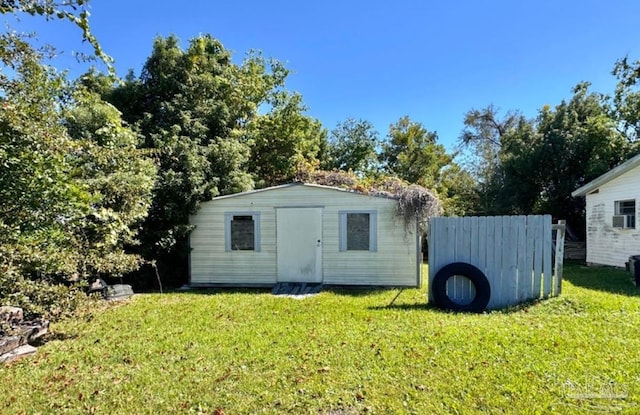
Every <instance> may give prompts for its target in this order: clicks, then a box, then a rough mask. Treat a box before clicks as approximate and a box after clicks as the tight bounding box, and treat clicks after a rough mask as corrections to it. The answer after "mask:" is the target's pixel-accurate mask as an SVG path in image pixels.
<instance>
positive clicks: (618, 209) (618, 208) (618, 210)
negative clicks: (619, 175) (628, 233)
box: [614, 199, 638, 229]
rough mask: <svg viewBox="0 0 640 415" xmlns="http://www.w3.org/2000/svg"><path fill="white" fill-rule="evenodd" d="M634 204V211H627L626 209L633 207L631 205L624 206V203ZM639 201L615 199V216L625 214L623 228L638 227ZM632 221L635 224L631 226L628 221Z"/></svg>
mask: <svg viewBox="0 0 640 415" xmlns="http://www.w3.org/2000/svg"><path fill="white" fill-rule="evenodd" d="M625 203H627V204H632V205H633V206H632V207H633V213H628V212H625V211H624V210H625V209H629V208H631V206H623V204H625ZM637 208H638V206H637V203H636V199H623V200H616V201H614V215H615V216H625V217H626V218H625V226H624V227H623V228H622V229H635V228H636V217H637ZM629 220H630V221H631V222H632V225H633V226H629V224H628V221H629Z"/></svg>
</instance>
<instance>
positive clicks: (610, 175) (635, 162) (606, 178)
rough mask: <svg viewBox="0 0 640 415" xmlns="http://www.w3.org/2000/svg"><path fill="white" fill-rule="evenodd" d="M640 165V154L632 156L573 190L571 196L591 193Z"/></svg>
mask: <svg viewBox="0 0 640 415" xmlns="http://www.w3.org/2000/svg"><path fill="white" fill-rule="evenodd" d="M638 166H640V154H638V155H636V156H635V157H632V158H630V159H629V160H627V161H625V162H624V163H622V164H621V165H619V166H617V167H614V168H613V169H611V170H609V171H608V172H606V173H605V174H603V175H602V176H600V177H598V178H596V179H594V180H592V181H590V182H589V183H587V184H585V185H584V186H582V187H580V188H578V189H576V190H574V191H573V192H571V196H573V197H576V196H585V195H587V194H588V193H591V192H592V191H594V190H596V189H598V188H599V187H600V186H602V185H604V184H607V183H609V182H610V181H611V180H613V179H615V178H617V177H620V176H622V175H623V174H625V173H626V172H628V171H630V170H632V169H634V168H635V167H638Z"/></svg>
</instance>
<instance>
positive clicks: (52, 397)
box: [0, 264, 640, 415]
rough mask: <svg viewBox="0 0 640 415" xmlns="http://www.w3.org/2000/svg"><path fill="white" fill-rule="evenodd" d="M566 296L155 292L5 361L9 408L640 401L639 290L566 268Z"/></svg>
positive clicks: (598, 407)
mask: <svg viewBox="0 0 640 415" xmlns="http://www.w3.org/2000/svg"><path fill="white" fill-rule="evenodd" d="M565 278H566V280H565V284H564V287H563V288H564V291H563V294H562V296H560V297H559V298H554V299H550V300H547V301H543V302H541V303H539V304H535V305H530V306H528V307H522V308H519V309H517V310H509V311H501V312H492V313H487V314H471V315H462V314H453V313H446V312H442V311H438V310H436V309H432V308H430V307H429V306H427V305H426V292H425V290H417V289H416V290H405V291H404V292H403V293H402V294H401V295H400V297H399V298H398V299H397V300H396V302H395V304H394V305H393V306H391V307H387V306H388V304H389V302H390V301H391V300H392V299H393V297H394V296H395V295H396V294H397V292H398V290H369V291H325V292H323V293H321V294H319V295H317V296H314V297H310V298H305V299H302V300H300V299H291V298H279V297H274V296H272V295H270V294H269V293H268V292H266V291H260V290H236V291H229V290H221V291H211V292H205V291H202V292H190V293H174V294H165V295H160V294H145V295H139V296H137V297H135V298H134V299H133V300H131V301H129V302H127V303H123V304H120V305H116V306H113V307H110V308H103V309H102V310H94V311H93V312H91V313H90V314H87V315H85V316H83V317H82V318H81V319H77V320H76V321H71V320H68V321H63V322H60V323H57V324H55V325H53V326H52V328H51V333H50V335H49V336H48V338H47V340H46V341H45V342H44V344H42V346H41V347H40V348H39V350H38V353H37V355H36V356H34V357H31V358H27V359H23V360H21V361H18V362H16V363H13V364H11V365H8V366H0V413H2V414H13V413H27V414H33V413H43V414H49V413H55V414H58V413H98V414H103V413H116V414H144V413H148V414H158V413H193V414H196V413H205V414H222V413H224V414H227V415H228V414H253V413H294V414H298V413H309V414H327V415H328V414H336V415H338V414H360V413H374V414H395V413H415V414H431V413H436V414H437V413H441V414H456V413H460V414H474V413H481V414H502V413H506V414H535V413H540V414H547V413H558V414H565V413H585V412H587V411H599V412H605V413H610V412H614V411H620V412H621V413H640V296H639V293H640V291H636V289H635V288H634V287H633V286H632V285H631V284H630V282H629V277H628V274H626V273H624V272H622V271H617V270H611V269H608V268H586V267H582V266H579V265H576V264H572V265H568V266H567V267H566V268H565Z"/></svg>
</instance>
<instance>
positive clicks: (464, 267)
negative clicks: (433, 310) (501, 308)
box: [431, 262, 491, 313]
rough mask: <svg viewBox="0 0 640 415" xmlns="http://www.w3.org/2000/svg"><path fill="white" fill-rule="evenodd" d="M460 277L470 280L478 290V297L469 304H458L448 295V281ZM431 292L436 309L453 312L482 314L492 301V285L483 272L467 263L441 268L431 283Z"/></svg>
mask: <svg viewBox="0 0 640 415" xmlns="http://www.w3.org/2000/svg"><path fill="white" fill-rule="evenodd" d="M455 275H460V276H464V277H466V278H468V279H469V280H470V281H471V283H473V285H474V287H475V289H476V296H475V297H474V298H473V301H471V302H470V303H469V304H458V303H456V302H455V301H453V300H451V298H449V296H448V295H447V281H449V278H451V277H453V276H455ZM431 292H432V294H433V301H434V303H435V305H436V307H439V308H443V309H445V310H452V311H466V312H472V313H480V312H482V311H484V310H485V309H486V308H487V304H489V300H490V299H491V285H490V284H489V280H488V279H487V277H486V276H485V275H484V273H483V272H482V271H480V270H479V269H478V268H476V267H474V266H473V265H471V264H467V263H466V262H454V263H451V264H449V265H445V266H444V267H442V268H440V270H439V271H438V272H437V273H436V275H435V277H434V278H433V281H432V282H431Z"/></svg>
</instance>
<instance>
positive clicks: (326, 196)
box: [190, 184, 418, 286]
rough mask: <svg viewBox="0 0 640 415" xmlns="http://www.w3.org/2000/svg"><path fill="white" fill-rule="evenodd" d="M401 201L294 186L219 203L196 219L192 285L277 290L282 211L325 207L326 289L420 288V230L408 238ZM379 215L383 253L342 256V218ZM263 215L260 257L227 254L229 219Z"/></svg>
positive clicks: (248, 253)
mask: <svg viewBox="0 0 640 415" xmlns="http://www.w3.org/2000/svg"><path fill="white" fill-rule="evenodd" d="M396 203H397V202H396V201H395V200H393V199H388V198H384V197H374V196H367V195H362V194H358V193H353V192H346V191H341V190H336V189H332V188H325V187H319V186H312V185H301V184H298V185H289V186H282V187H276V188H272V189H267V190H264V191H256V192H249V193H246V194H239V195H236V196H231V197H223V198H217V199H214V200H212V201H209V202H205V203H203V204H202V205H201V208H200V211H199V212H198V214H197V215H195V216H193V217H192V218H191V224H193V225H195V226H196V228H195V230H194V231H193V233H192V234H191V249H192V251H191V258H190V266H191V284H192V285H194V286H206V285H215V284H230V285H233V284H239V285H240V284H264V285H270V284H275V283H276V281H277V265H276V260H277V255H276V253H277V251H276V249H277V247H276V208H279V207H280V208H284V207H322V226H323V229H322V232H323V236H322V252H323V259H322V269H323V283H324V284H340V285H392V286H415V285H416V284H417V278H418V276H417V272H418V264H417V263H418V258H417V246H416V235H415V229H414V228H415V226H411V227H410V231H411V233H410V234H409V233H406V232H405V226H404V223H403V221H402V220H401V219H399V218H397V217H396V216H395V207H396ZM348 210H366V211H373V210H375V211H377V251H376V252H369V251H346V252H340V251H339V212H341V211H348ZM226 212H259V213H260V238H261V241H260V245H261V250H260V252H253V251H231V252H226V251H225V243H224V242H225V241H224V236H225V229H224V227H225V213H226Z"/></svg>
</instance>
